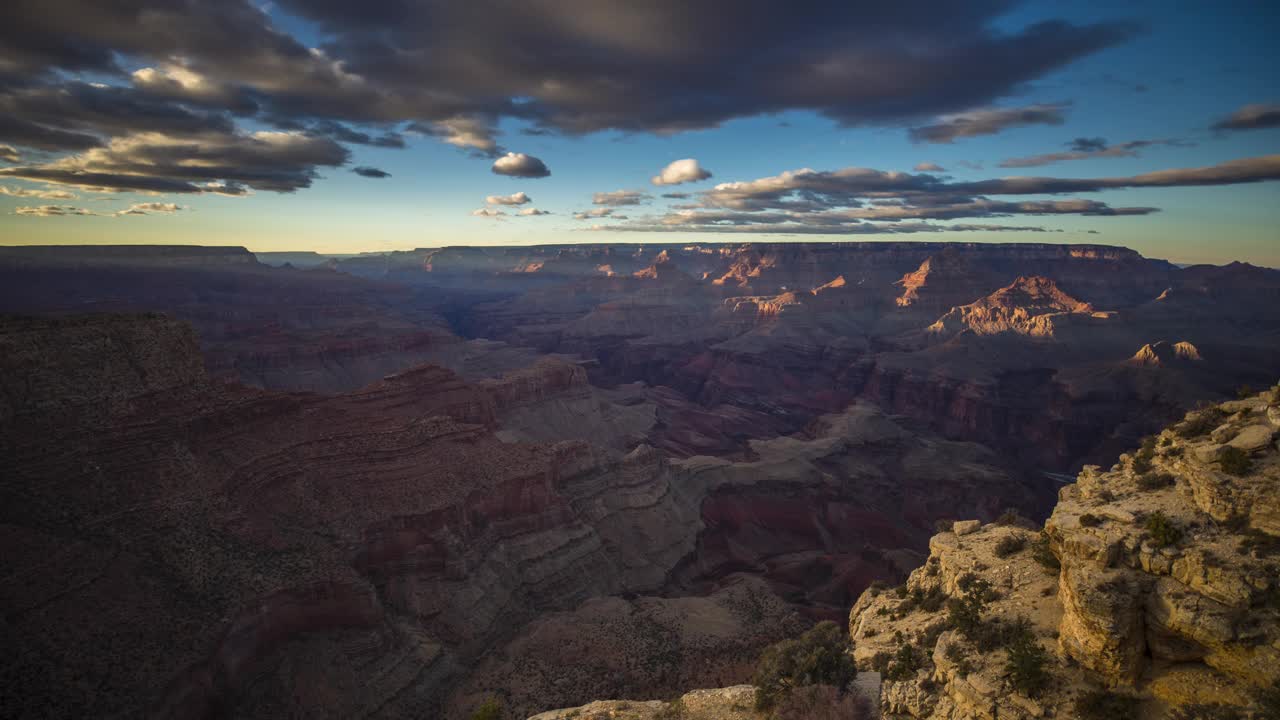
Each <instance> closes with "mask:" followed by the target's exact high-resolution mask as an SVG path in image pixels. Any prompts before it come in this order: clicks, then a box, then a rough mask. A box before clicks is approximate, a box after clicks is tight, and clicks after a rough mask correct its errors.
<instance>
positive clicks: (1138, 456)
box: [1129, 435, 1156, 475]
mask: <svg viewBox="0 0 1280 720" xmlns="http://www.w3.org/2000/svg"><path fill="white" fill-rule="evenodd" d="M1155 456H1156V439H1155V436H1152V435H1148V436H1147V437H1145V438H1143V439H1142V446H1141V447H1140V448H1138V452H1136V453H1134V454H1133V459H1132V460H1131V461H1130V462H1129V467H1130V468H1131V469H1132V470H1133V471H1134V472H1135V473H1137V474H1139V475H1141V474H1143V473H1146V472H1150V471H1151V460H1152V458H1154V457H1155Z"/></svg>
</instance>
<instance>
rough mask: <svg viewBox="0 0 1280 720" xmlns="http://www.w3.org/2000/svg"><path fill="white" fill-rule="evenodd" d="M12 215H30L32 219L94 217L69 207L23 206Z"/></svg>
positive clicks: (89, 212) (86, 211)
mask: <svg viewBox="0 0 1280 720" xmlns="http://www.w3.org/2000/svg"><path fill="white" fill-rule="evenodd" d="M13 214H14V215H31V216H34V217H62V216H64V215H96V214H97V213H95V212H93V211H92V210H87V209H85V208H79V207H71V206H70V205H36V206H32V205H24V206H21V207H17V208H14V209H13Z"/></svg>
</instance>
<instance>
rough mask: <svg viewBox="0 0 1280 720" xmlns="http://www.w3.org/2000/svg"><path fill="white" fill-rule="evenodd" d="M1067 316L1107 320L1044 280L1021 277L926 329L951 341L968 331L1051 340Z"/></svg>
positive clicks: (1091, 308) (954, 311)
mask: <svg viewBox="0 0 1280 720" xmlns="http://www.w3.org/2000/svg"><path fill="white" fill-rule="evenodd" d="M1070 315H1085V316H1089V317H1094V318H1101V317H1106V316H1105V315H1099V314H1096V313H1094V310H1093V307H1092V306H1091V305H1089V303H1086V302H1081V301H1079V300H1077V299H1075V298H1073V297H1071V296H1070V295H1067V294H1066V293H1064V292H1062V290H1060V289H1058V285H1057V284H1056V283H1055V282H1054V281H1053V280H1050V279H1049V278H1045V277H1020V278H1018V279H1017V280H1014V281H1013V283H1012V284H1010V285H1008V286H1007V287H1003V288H1001V289H999V290H997V291H996V292H994V293H992V294H991V295H988V296H987V297H985V298H982V299H981V300H978V301H976V302H973V303H970V304H968V305H964V306H961V307H957V308H955V309H953V310H951V311H950V312H948V313H947V314H946V315H943V316H942V317H941V318H940V319H939V320H938V321H937V322H935V323H934V324H933V325H930V326H929V330H928V331H929V333H931V334H933V335H935V336H938V337H950V336H952V335H955V334H956V333H959V332H963V331H965V330H968V331H970V332H974V333H977V334H979V335H994V334H996V333H1004V332H1012V333H1019V334H1022V335H1028V336H1030V337H1037V338H1052V337H1054V331H1055V326H1056V325H1057V324H1059V323H1060V322H1061V321H1062V319H1063V318H1065V317H1067V316H1070Z"/></svg>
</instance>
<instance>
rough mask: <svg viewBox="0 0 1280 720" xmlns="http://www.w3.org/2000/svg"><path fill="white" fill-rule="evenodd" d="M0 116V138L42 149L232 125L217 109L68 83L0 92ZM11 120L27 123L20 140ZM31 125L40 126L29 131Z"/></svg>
mask: <svg viewBox="0 0 1280 720" xmlns="http://www.w3.org/2000/svg"><path fill="white" fill-rule="evenodd" d="M0 117H7V118H10V120H9V121H7V122H6V121H0V139H5V140H9V141H11V142H14V143H17V144H24V145H31V146H33V147H40V148H42V149H46V150H82V149H85V148H88V147H94V146H96V145H99V144H101V141H100V140H99V139H98V138H100V137H104V136H105V137H111V136H114V135H121V134H126V133H130V132H163V133H169V134H183V133H186V134H191V133H201V132H209V131H216V132H230V131H231V130H232V129H233V125H232V123H231V120H230V119H229V118H228V117H227V116H226V115H225V114H223V113H219V112H199V111H193V110H189V109H187V108H185V107H182V106H180V105H176V104H173V103H170V102H165V101H159V100H156V99H154V98H150V97H147V96H145V95H143V94H141V93H139V92H137V91H136V90H134V89H132V88H128V87H116V86H104V85H96V84H90V83H84V82H74V81H69V82H61V83H59V84H57V85H47V84H45V85H34V86H11V87H8V88H5V89H3V90H0ZM14 124H17V125H22V124H25V125H27V126H28V129H27V130H26V133H25V139H24V133H23V130H22V129H20V128H18V129H13V125H14ZM6 126H8V127H9V128H10V129H11V133H7V132H6ZM31 127H35V128H39V129H40V130H38V131H36V132H34V133H33V132H32V131H31V129H30V128H31ZM41 143H42V144H41Z"/></svg>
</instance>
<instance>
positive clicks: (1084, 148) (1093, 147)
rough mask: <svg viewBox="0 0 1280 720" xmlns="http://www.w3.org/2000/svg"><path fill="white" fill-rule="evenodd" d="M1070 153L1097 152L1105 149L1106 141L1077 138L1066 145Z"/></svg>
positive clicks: (1095, 138) (1096, 138) (1104, 139)
mask: <svg viewBox="0 0 1280 720" xmlns="http://www.w3.org/2000/svg"><path fill="white" fill-rule="evenodd" d="M1067 147H1069V148H1071V151H1072V152H1085V153H1087V152H1098V151H1100V150H1106V149H1107V139H1106V138H1100V137H1093V138H1088V137H1078V138H1076V139H1075V140H1072V141H1071V142H1069V143H1067Z"/></svg>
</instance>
